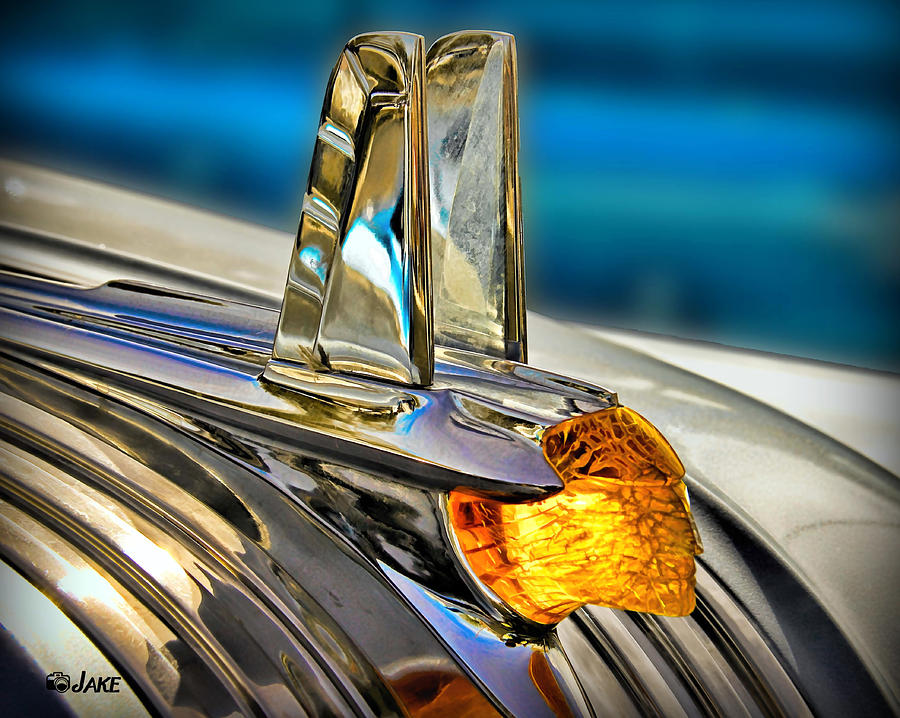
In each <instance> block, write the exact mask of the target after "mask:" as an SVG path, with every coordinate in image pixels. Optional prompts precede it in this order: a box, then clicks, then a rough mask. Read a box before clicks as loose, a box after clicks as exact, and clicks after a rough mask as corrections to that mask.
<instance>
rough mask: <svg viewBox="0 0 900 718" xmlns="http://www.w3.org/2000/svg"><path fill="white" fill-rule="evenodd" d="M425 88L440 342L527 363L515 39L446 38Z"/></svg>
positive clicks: (434, 54)
mask: <svg viewBox="0 0 900 718" xmlns="http://www.w3.org/2000/svg"><path fill="white" fill-rule="evenodd" d="M426 91H427V94H428V135H429V158H428V159H429V169H430V180H431V208H430V212H431V233H432V271H433V276H434V284H433V294H434V321H435V341H436V342H437V343H438V344H441V345H444V346H449V347H455V348H460V349H467V350H470V351H474V352H478V353H481V354H487V355H489V356H495V357H499V358H508V359H513V360H516V361H525V360H526V339H525V297H524V294H525V291H524V278H523V267H522V261H523V260H522V218H521V206H520V193H519V171H518V144H519V137H518V120H517V118H518V114H517V112H518V110H517V103H516V93H517V88H516V51H515V41H514V39H513V37H512V36H511V35H507V34H505V33H495V32H474V31H466V32H458V33H454V34H452V35H448V36H446V37H444V38H441V39H440V40H438V41H437V42H435V43H434V45H432V47H431V49H430V50H429V51H428V57H427V62H426Z"/></svg>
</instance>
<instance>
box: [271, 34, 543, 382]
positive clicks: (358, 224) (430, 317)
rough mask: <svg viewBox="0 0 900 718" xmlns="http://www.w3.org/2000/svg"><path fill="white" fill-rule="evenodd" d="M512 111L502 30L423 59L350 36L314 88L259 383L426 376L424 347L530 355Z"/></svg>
mask: <svg viewBox="0 0 900 718" xmlns="http://www.w3.org/2000/svg"><path fill="white" fill-rule="evenodd" d="M426 60H427V62H426ZM516 118H517V111H516V70H515V44H514V40H513V38H512V36H510V35H506V34H503V33H490V32H460V33H455V34H453V35H448V36H447V37H444V38H442V39H440V40H438V41H437V42H436V43H435V44H434V45H433V46H432V47H431V49H430V50H429V51H428V55H427V58H426V56H425V53H424V39H423V38H422V37H421V36H419V35H413V34H409V33H402V32H386V33H375V34H366V35H359V36H357V37H355V38H353V39H352V40H351V41H350V42H349V43H347V46H346V47H345V48H344V51H343V53H342V54H341V57H340V59H339V60H338V63H337V65H336V66H335V68H334V71H333V72H332V75H331V79H330V81H329V83H328V88H327V90H326V93H325V102H324V105H323V108H322V117H321V122H320V125H319V131H318V135H317V138H316V146H315V150H314V152H313V159H312V166H311V168H310V174H309V181H308V185H307V191H306V195H305V197H304V200H303V211H302V214H301V218H300V227H299V230H298V233H297V242H296V247H295V252H294V254H293V256H292V260H291V267H290V272H289V274H288V279H287V286H286V287H285V294H284V301H283V305H282V310H281V317H280V321H279V325H278V333H277V336H276V341H275V347H274V351H273V358H272V361H271V362H270V363H269V366H268V367H267V370H266V377H267V378H268V379H271V380H273V381H276V382H279V383H282V384H288V385H292V386H293V385H296V383H297V381H298V379H297V377H298V376H301V374H302V373H305V372H307V371H312V372H319V373H321V372H335V373H339V374H347V375H354V376H357V377H360V376H361V377H369V378H373V379H381V380H384V379H387V380H390V381H393V382H396V383H399V384H403V385H407V386H429V385H430V384H431V383H432V381H433V377H434V345H435V343H437V344H439V345H442V346H446V347H452V348H455V349H463V350H469V351H473V352H476V353H478V354H482V355H486V356H489V357H493V358H498V359H504V358H506V359H513V360H516V361H524V360H525V357H526V343H525V301H524V282H523V276H522V220H521V207H520V201H519V178H518V162H517V151H518V129H517V119H516ZM429 136H430V140H429ZM301 367H302V369H301ZM310 379H313V378H312V377H308V376H307V377H306V383H307V384H308V383H309V380H310Z"/></svg>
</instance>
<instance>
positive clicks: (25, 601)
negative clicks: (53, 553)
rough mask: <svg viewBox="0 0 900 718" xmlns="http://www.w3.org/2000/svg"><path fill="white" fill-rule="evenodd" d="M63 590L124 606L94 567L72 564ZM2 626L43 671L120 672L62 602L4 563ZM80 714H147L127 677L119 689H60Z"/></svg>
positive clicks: (1, 565)
mask: <svg viewBox="0 0 900 718" xmlns="http://www.w3.org/2000/svg"><path fill="white" fill-rule="evenodd" d="M57 585H58V587H59V589H60V590H62V592H63V593H64V594H68V595H74V596H78V597H83V600H88V601H90V600H92V599H93V600H97V601H100V602H102V603H103V604H104V605H106V606H119V605H124V601H123V599H122V597H121V596H119V594H118V593H116V592H115V591H114V590H113V589H112V587H111V586H110V585H109V584H108V583H106V581H104V580H102V579H101V578H100V577H99V576H98V575H97V574H96V573H95V572H94V571H93V570H92V569H90V568H89V567H87V566H85V567H84V568H82V569H77V568H74V567H70V570H69V571H68V572H67V573H66V575H65V576H64V577H63V578H62V580H61V581H59V582H58V584H57ZM0 586H2V588H3V590H2V591H0V630H5V631H7V632H9V633H10V634H11V635H12V638H13V640H14V642H15V643H17V644H18V645H19V646H20V647H22V648H23V649H24V650H25V652H26V653H27V654H28V655H29V656H30V657H31V658H32V660H34V661H35V662H36V663H37V667H38V668H39V669H40V670H41V671H42V672H43V673H52V672H55V671H60V672H62V673H66V674H68V675H69V676H70V678H71V680H72V681H73V682H74V681H77V680H78V678H79V677H80V675H81V671H85V673H86V674H88V675H99V676H118V675H121V674H120V673H119V671H118V670H116V668H115V667H114V666H113V665H112V664H111V663H109V661H108V660H107V659H106V658H105V657H104V656H103V654H101V653H100V651H99V650H97V648H96V647H95V646H94V644H93V643H91V641H90V640H89V639H88V638H87V637H86V636H85V635H84V634H83V633H82V632H81V630H80V629H79V628H78V627H77V626H76V625H75V624H74V623H73V622H72V621H70V620H69V618H68V617H67V616H66V615H65V614H64V613H63V612H62V611H61V610H59V608H57V606H56V605H55V604H54V603H53V602H52V601H51V600H50V599H49V598H47V596H45V595H44V594H43V593H41V592H40V591H39V590H38V589H37V588H36V587H35V586H33V585H31V584H30V583H28V581H27V580H26V579H24V578H23V577H22V576H20V575H19V574H18V573H16V572H15V571H13V570H12V569H11V568H10V567H9V566H8V565H7V564H5V563H2V562H0ZM59 697H60V698H61V699H62V700H63V701H65V702H66V703H68V704H69V706H70V707H71V708H73V710H74V711H75V713H76V714H78V715H132V716H137V715H146V714H147V713H146V711H145V710H143V708H142V707H141V704H140V701H139V700H138V699H137V697H136V696H135V695H134V693H133V691H132V690H131V687H130V686H129V685H128V684H127V683H126V682H125V681H124V680H123V681H120V682H119V692H118V693H116V694H105V693H104V694H94V693H82V694H76V693H73V692H72V691H68V692H67V693H63V694H60V696H59Z"/></svg>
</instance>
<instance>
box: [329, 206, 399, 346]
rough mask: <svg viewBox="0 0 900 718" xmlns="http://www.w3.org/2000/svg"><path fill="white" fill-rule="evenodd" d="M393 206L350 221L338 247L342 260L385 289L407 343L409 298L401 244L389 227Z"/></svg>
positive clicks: (375, 284)
mask: <svg viewBox="0 0 900 718" xmlns="http://www.w3.org/2000/svg"><path fill="white" fill-rule="evenodd" d="M392 214H393V208H391V209H385V210H382V211H381V212H376V213H375V214H373V215H372V218H371V219H365V218H363V217H359V218H358V219H357V220H356V221H354V222H353V224H352V225H350V228H349V229H348V230H347V236H346V238H345V239H344V243H343V245H342V248H341V256H342V258H343V260H344V263H345V264H346V265H347V266H348V267H351V268H352V269H355V270H356V271H357V272H359V273H360V274H362V275H363V276H364V277H366V279H368V281H369V282H371V283H372V284H373V285H374V286H376V287H378V288H379V289H382V290H384V292H385V294H387V296H388V299H389V300H390V301H391V303H392V304H393V305H394V311H395V312H396V315H397V316H398V317H399V318H400V321H399V322H398V324H399V327H400V338H401V341H402V342H403V345H404V346H409V322H408V321H407V314H408V302H407V297H406V292H405V290H404V281H403V277H404V271H403V248H402V247H401V246H400V242H399V240H398V239H397V237H396V236H395V235H394V231H393V230H392V229H391V224H390V222H391V216H392Z"/></svg>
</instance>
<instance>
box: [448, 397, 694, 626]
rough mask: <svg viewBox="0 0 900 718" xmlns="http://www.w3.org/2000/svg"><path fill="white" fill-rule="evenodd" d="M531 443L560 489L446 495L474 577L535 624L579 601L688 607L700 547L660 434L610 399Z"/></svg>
mask: <svg viewBox="0 0 900 718" xmlns="http://www.w3.org/2000/svg"><path fill="white" fill-rule="evenodd" d="M542 445H543V449H544V456H546V458H547V461H549V462H550V464H551V465H552V466H553V468H554V469H555V470H556V472H557V473H558V474H559V476H560V478H562V480H563V482H564V484H565V486H564V488H563V490H562V491H560V492H559V493H557V494H554V495H553V496H551V497H549V498H546V499H542V500H540V501H532V502H528V503H520V504H512V503H506V502H502V501H497V500H494V499H488V498H484V497H478V496H475V495H472V494H468V493H465V492H462V491H452V492H451V493H450V498H449V514H450V522H451V525H452V526H453V529H454V531H455V533H456V536H457V539H458V541H459V545H460V548H461V550H462V553H463V555H464V556H465V557H466V560H467V561H468V562H469V565H470V566H471V568H472V570H473V572H474V573H475V575H476V576H478V578H479V579H480V580H481V581H482V582H483V583H484V584H485V585H486V586H488V587H489V588H490V589H491V590H492V591H493V592H494V593H495V594H496V595H497V596H498V597H499V598H501V599H502V600H503V601H505V602H506V603H507V604H508V605H509V606H511V607H512V608H513V609H514V610H515V611H516V612H517V613H519V614H520V615H522V616H524V617H525V618H528V619H530V620H532V621H535V622H538V623H545V624H550V623H556V622H558V621H560V620H562V619H563V618H564V617H565V616H567V615H568V614H569V613H571V612H572V611H574V610H575V609H576V608H579V607H580V606H583V605H584V604H586V603H593V604H597V605H601V606H610V607H612V608H622V609H627V610H631V611H644V612H647V613H657V614H661V615H665V616H684V615H687V614H689V613H690V612H691V611H692V610H693V609H694V583H695V578H694V556H695V555H696V554H699V553H700V552H701V551H702V546H701V544H700V540H699V536H698V535H697V531H696V527H695V526H694V521H693V519H692V517H691V512H690V506H689V504H688V499H687V492H686V488H685V485H684V482H683V481H682V480H681V479H682V476H683V475H684V467H683V466H682V464H681V462H680V461H679V459H678V457H677V456H676V455H675V452H674V451H673V450H672V447H671V446H669V443H668V442H667V441H666V440H665V439H664V438H663V436H662V435H661V434H660V433H659V432H658V431H657V430H656V428H655V427H654V426H653V425H652V424H650V422H648V421H647V420H646V419H644V418H643V417H642V416H640V415H639V414H637V413H636V412H634V411H631V410H630V409H628V408H626V407H622V406H619V407H613V408H610V409H605V410H603V411H598V412H595V413H593V414H585V415H583V416H579V417H576V418H574V419H569V420H568V421H564V422H562V423H561V424H557V425H556V426H553V427H551V428H549V429H548V430H547V431H546V432H545V433H544V437H543V440H542Z"/></svg>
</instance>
